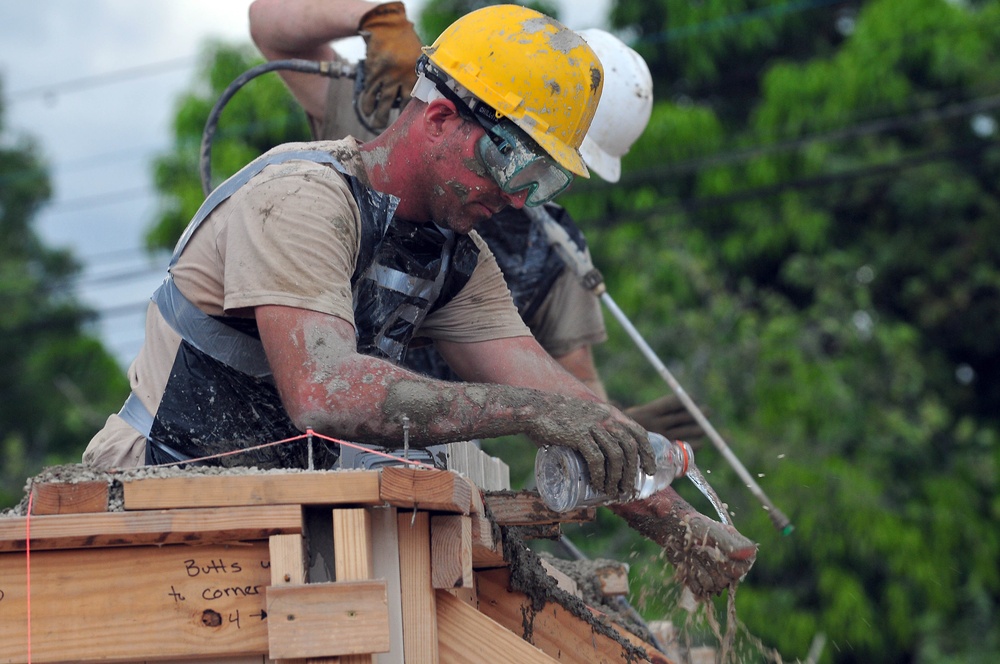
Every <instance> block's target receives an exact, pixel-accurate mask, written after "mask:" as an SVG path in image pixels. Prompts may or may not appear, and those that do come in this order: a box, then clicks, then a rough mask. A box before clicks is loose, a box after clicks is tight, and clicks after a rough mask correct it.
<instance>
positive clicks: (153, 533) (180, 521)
mask: <svg viewBox="0 0 1000 664" xmlns="http://www.w3.org/2000/svg"><path fill="white" fill-rule="evenodd" d="M29 519H30V521H31V524H30V528H31V550H32V552H34V551H42V550H49V549H76V548H97V547H119V546H139V545H146V544H206V543H215V542H231V541H235V540H260V539H267V538H268V537H270V536H271V535H280V534H289V533H299V532H302V514H301V510H300V509H299V508H298V506H295V505H277V506H264V507H241V508H211V509H191V510H163V511H155V512H153V511H150V512H100V513H93V514H53V515H49V516H31V517H17V518H9V519H0V553H2V552H8V551H24V550H25V547H26V546H27V540H26V535H27V529H28V520H29Z"/></svg>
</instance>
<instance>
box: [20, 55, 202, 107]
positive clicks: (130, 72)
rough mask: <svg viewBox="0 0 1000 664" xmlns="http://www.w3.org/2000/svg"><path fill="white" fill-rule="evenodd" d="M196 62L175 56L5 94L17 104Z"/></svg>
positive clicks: (191, 58)
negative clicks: (160, 60)
mask: <svg viewBox="0 0 1000 664" xmlns="http://www.w3.org/2000/svg"><path fill="white" fill-rule="evenodd" d="M196 62H197V59H196V58H194V57H191V56H188V57H184V58H174V59H172V60H164V61H162V62H154V63H151V64H148V65H140V66H138V67H127V68H125V69H117V70H114V71H109V72H106V73H103V74H94V75H93V76H83V77H80V78H74V79H69V80H66V81H61V82H59V83H48V84H45V85H37V86H34V87H30V88H22V89H20V90H15V91H13V92H10V93H8V94H7V95H5V96H6V97H7V99H6V102H5V103H6V104H16V103H18V102H22V101H25V100H28V99H33V98H36V97H52V96H55V95H59V94H65V93H67V92H79V91H81V90H87V89H90V88H98V87H102V86H105V85H114V84H116V83H122V82H125V81H134V80H137V79H141V78H147V77H149V76H158V75H160V74H162V73H164V72H168V71H175V70H178V69H186V68H189V67H191V66H193V65H194V64H195V63H196Z"/></svg>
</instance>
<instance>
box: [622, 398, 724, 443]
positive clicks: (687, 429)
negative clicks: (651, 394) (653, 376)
mask: <svg viewBox="0 0 1000 664" xmlns="http://www.w3.org/2000/svg"><path fill="white" fill-rule="evenodd" d="M625 414H626V415H628V416H629V417H631V418H632V419H633V420H635V421H636V422H638V423H639V424H641V425H642V426H643V428H645V429H646V430H647V431H652V432H654V433H658V434H660V435H661V436H664V437H666V438H667V439H668V440H683V441H686V442H688V443H691V446H692V447H695V448H697V445H696V444H695V443H692V442H691V441H692V440H694V441H697V440H698V439H700V438H702V437H704V435H705V432H704V431H703V430H702V428H701V426H699V424H698V422H696V421H695V419H694V417H693V416H692V415H691V413H689V412H688V411H687V408H685V407H684V404H683V403H681V400H680V399H678V398H677V397H676V396H675V395H673V394H667V395H666V396H662V397H660V398H659V399H655V400H654V401H650V402H649V403H645V404H642V405H641V406H632V407H631V408H626V409H625Z"/></svg>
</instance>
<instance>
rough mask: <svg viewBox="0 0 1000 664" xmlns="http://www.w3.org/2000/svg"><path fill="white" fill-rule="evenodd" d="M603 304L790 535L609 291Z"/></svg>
mask: <svg viewBox="0 0 1000 664" xmlns="http://www.w3.org/2000/svg"><path fill="white" fill-rule="evenodd" d="M601 302H603V303H604V305H605V306H606V307H607V308H608V309H609V310H610V311H611V313H612V314H613V315H614V317H615V318H616V319H617V320H618V322H619V323H620V324H621V326H622V327H623V328H625V331H626V332H628V335H629V336H630V337H631V338H632V341H634V342H635V344H636V346H638V347H639V350H640V351H642V354H643V355H645V356H646V359H647V360H649V362H650V364H652V365H653V368H654V369H656V371H657V372H658V373H659V374H660V376H661V377H662V378H663V380H665V381H666V382H667V385H669V386H670V389H671V390H673V391H674V394H676V395H677V398H678V399H680V400H681V403H683V404H684V407H685V408H687V410H688V412H689V413H691V416H692V417H694V419H695V421H696V422H697V423H698V425H699V426H700V427H701V428H702V429H703V430H704V431H705V433H706V434H707V435H708V437H709V438H710V439H711V441H712V443H713V444H714V445H715V447H716V449H718V450H719V453H720V454H722V456H723V457H724V458H725V459H726V461H728V462H729V465H730V466H732V467H733V470H735V471H736V474H737V475H739V476H740V479H741V480H743V481H744V482H745V483H746V485H747V488H748V489H750V492H751V493H753V495H754V496H756V497H757V500H759V501H760V502H761V504H762V505H763V506H764V509H765V510H767V515H768V516H769V517H770V518H771V522H772V523H774V527H775V528H777V529H778V530H779V531H780V532H781V533H782V534H783V535H787V534H789V533H791V532H792V530H793V526H792V523H791V521H790V520H789V519H788V517H787V516H785V515H784V513H782V511H781V510H779V509H778V508H777V507H776V506H775V505H774V503H772V502H771V499H770V498H768V497H767V495H766V494H765V493H764V490H763V489H761V488H760V486H759V485H758V484H757V482H756V481H754V479H753V477H752V476H751V475H750V473H749V472H747V469H746V468H745V467H744V466H743V464H742V463H741V462H740V460H739V458H737V456H736V455H735V454H733V451H732V450H731V449H729V445H727V444H726V441H725V440H723V438H722V436H721V435H719V432H718V431H716V429H715V427H714V426H712V423H711V422H709V421H708V418H707V417H705V415H704V413H702V412H701V409H700V408H698V405H697V404H696V403H695V402H694V400H693V399H691V397H690V396H689V395H688V393H687V391H686V390H685V389H684V388H683V387H682V386H681V384H680V383H678V382H677V379H676V378H674V376H673V374H671V373H670V370H669V369H667V367H666V365H664V364H663V362H661V361H660V358H659V357H657V356H656V353H654V352H653V349H652V348H650V347H649V344H648V343H646V340H645V339H643V338H642V335H641V334H639V331H638V330H637V329H635V326H634V325H632V321H630V320H629V319H628V317H627V316H626V315H625V314H624V313H623V312H622V310H621V309H620V308H619V307H618V304H616V303H615V301H614V300H613V299H612V298H611V295H609V294H608V292H607V291H604V292H603V293H601Z"/></svg>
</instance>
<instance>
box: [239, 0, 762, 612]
mask: <svg viewBox="0 0 1000 664" xmlns="http://www.w3.org/2000/svg"><path fill="white" fill-rule="evenodd" d="M250 29H251V34H252V36H253V38H254V41H255V43H256V44H257V46H258V48H259V49H260V51H261V53H262V54H263V55H264V56H265V57H267V58H268V59H269V60H284V59H290V58H301V59H310V60H321V61H329V60H342V58H341V56H340V55H339V54H338V53H337V52H336V50H334V48H332V46H331V44H330V42H331V41H332V40H338V39H342V38H346V37H350V36H353V35H355V34H357V33H360V34H361V35H363V36H364V38H365V41H366V47H367V54H366V57H365V59H364V60H363V61H362V62H361V63H360V64H359V67H358V70H359V74H358V75H359V79H358V80H357V81H355V80H352V79H347V78H342V79H329V78H325V77H320V76H316V75H311V74H300V73H297V72H295V71H290V70H279V73H281V75H282V76H283V78H284V79H285V82H286V83H287V85H288V87H289V89H290V90H291V92H292V93H293V94H294V96H295V97H296V99H297V100H298V101H299V102H300V104H302V106H303V108H304V109H305V110H306V111H307V114H308V116H309V119H310V123H311V125H312V128H313V132H314V134H315V135H316V136H318V137H320V138H339V137H342V136H345V135H351V136H355V137H358V138H363V139H368V140H370V139H372V138H374V137H375V136H377V135H378V134H379V132H380V131H381V130H382V129H383V128H384V126H385V124H386V123H388V122H390V121H391V120H392V119H393V118H394V117H395V116H396V115H398V113H399V109H400V107H401V106H404V105H405V104H406V102H407V101H408V100H409V98H410V91H411V89H412V90H413V94H414V95H415V96H418V97H422V96H424V94H425V91H426V90H427V89H428V86H427V83H426V81H425V80H424V79H425V78H426V63H423V62H422V63H421V64H420V65H419V66H418V65H417V61H418V59H419V58H420V56H421V46H420V40H419V38H418V37H417V35H416V33H415V32H414V30H413V26H412V24H411V23H410V22H409V20H408V19H407V17H406V13H405V8H404V6H403V4H402V3H400V2H389V3H384V4H379V3H374V2H368V1H367V0H325V1H323V2H315V1H313V0H255V2H253V3H252V4H251V6H250ZM580 34H581V35H582V36H583V37H584V39H585V40H586V41H587V43H588V44H589V45H590V46H591V47H592V48H593V49H594V51H595V52H596V53H597V55H598V56H599V58H600V59H601V61H602V63H603V65H604V68H605V80H604V93H603V94H602V97H601V101H600V104H599V107H598V110H597V112H596V115H595V118H594V121H593V123H592V124H591V126H590V129H589V132H588V135H587V137H586V139H585V140H584V143H583V144H582V146H581V153H582V155H583V158H584V161H585V162H586V164H587V166H589V167H590V168H591V170H592V171H596V172H597V173H598V174H599V175H600V176H601V177H602V178H603V179H605V180H607V181H609V182H617V181H618V179H619V176H620V163H621V157H622V156H623V155H624V154H625V153H627V152H628V150H629V148H630V147H631V146H632V144H633V143H634V142H635V140H636V139H638V138H639V136H640V134H641V133H642V131H643V130H644V129H645V126H646V123H647V121H648V119H649V117H650V112H651V109H652V78H651V76H650V73H649V70H648V68H647V66H646V64H645V62H644V61H643V59H642V58H641V56H639V55H638V54H637V53H636V52H635V51H633V50H632V49H630V48H629V47H628V46H627V45H625V44H624V43H623V42H621V41H620V40H619V39H617V38H615V37H614V36H612V35H610V34H609V33H607V32H604V31H602V30H585V31H582V32H581V33H580ZM453 60H455V61H456V62H457V61H460V60H461V55H460V54H453ZM418 69H419V71H420V75H421V79H422V83H421V84H417V85H416V87H414V84H415V83H417V75H418ZM530 209H531V210H532V214H531V215H530V216H529V215H528V214H526V211H527V210H522V209H515V208H507V209H505V210H503V211H502V212H500V213H499V214H497V215H495V216H494V217H493V218H492V219H490V220H489V221H487V222H482V223H480V224H477V226H476V231H477V233H478V234H479V235H480V236H481V237H482V238H483V239H484V240H485V242H486V244H487V245H488V246H489V248H490V249H491V251H492V252H493V253H494V255H495V256H496V258H497V261H498V263H499V265H500V267H501V269H502V271H503V273H504V276H505V278H506V281H507V284H508V286H509V287H510V290H511V292H512V295H513V297H514V302H515V304H516V305H517V307H518V311H519V313H520V314H521V316H522V318H523V319H524V321H525V323H526V324H527V325H528V326H529V328H530V329H531V332H532V333H533V334H534V336H535V337H536V338H537V339H538V341H539V343H540V344H541V345H542V346H543V348H545V349H546V351H548V352H549V353H550V354H551V355H552V356H553V357H554V358H555V359H556V360H557V361H558V362H559V363H560V364H562V366H563V367H564V368H566V369H567V370H568V371H569V372H570V373H572V374H573V375H574V376H576V377H577V378H578V379H579V380H581V381H582V382H584V383H585V384H586V385H587V386H588V387H590V388H591V389H592V390H593V391H594V392H595V393H597V394H598V395H600V396H601V397H602V398H606V393H605V391H604V387H603V385H602V383H601V381H600V378H599V376H598V375H597V372H596V369H595V367H594V364H593V359H592V353H591V345H592V344H594V343H598V342H600V341H603V340H604V339H606V333H605V329H604V324H603V318H602V316H601V311H600V303H599V301H598V299H597V297H596V296H595V295H594V293H592V292H591V291H589V290H587V289H585V288H584V287H583V286H582V285H581V283H580V280H579V279H578V278H577V276H576V274H574V271H573V270H572V269H570V268H569V267H568V266H567V265H566V264H565V263H564V262H563V259H562V258H561V257H560V255H559V254H558V252H557V251H556V249H555V248H554V247H553V246H552V245H551V243H550V242H549V241H548V239H547V238H546V235H545V231H544V230H543V229H542V224H541V223H540V222H539V220H538V216H539V215H545V216H547V217H548V218H549V220H550V221H553V222H554V223H558V224H559V226H561V227H562V228H563V230H565V231H566V233H567V234H568V235H569V236H570V238H571V239H572V240H573V241H574V242H576V243H577V244H578V245H579V246H580V248H581V250H584V249H585V248H586V241H585V239H584V237H583V234H582V233H581V232H580V230H579V229H578V228H577V227H576V225H575V224H574V222H573V220H572V219H571V218H570V217H569V215H568V214H567V213H566V212H565V210H563V209H562V208H561V207H559V206H557V205H554V204H546V205H545V206H544V207H542V206H538V207H533V208H530ZM405 362H406V365H407V366H408V367H410V368H413V369H415V370H417V371H419V372H421V373H424V374H427V375H433V376H436V377H439V378H449V379H454V378H455V376H454V374H453V372H452V371H451V369H450V367H448V365H447V364H446V363H445V362H444V361H443V360H442V359H441V358H440V355H439V354H437V353H435V352H434V349H433V346H422V347H419V348H411V350H410V351H409V352H408V353H407V356H406V358H405ZM625 412H626V414H628V415H630V416H631V417H633V418H634V419H636V421H638V422H639V423H640V424H641V425H642V426H643V427H644V428H646V429H648V430H650V431H657V432H659V433H661V434H663V435H666V436H667V437H668V438H670V439H679V438H685V439H687V438H689V437H690V436H699V437H700V436H701V435H703V434H702V432H701V430H700V428H699V427H698V426H697V424H695V423H694V422H693V420H692V418H691V417H690V415H689V414H688V413H687V412H686V411H685V410H684V408H683V406H682V405H681V404H680V402H679V400H678V399H676V397H673V396H672V395H671V396H668V397H664V398H661V399H658V400H656V401H654V402H652V403H650V404H645V405H642V406H637V407H633V408H630V409H628V410H626V411H625ZM651 505H652V509H653V510H655V511H661V512H663V516H664V518H665V521H664V522H665V523H668V522H669V523H675V522H676V523H680V521H681V520H682V517H684V514H683V513H684V512H685V510H686V513H687V517H684V518H683V521H684V522H686V523H687V522H690V524H692V525H690V528H691V530H692V532H694V531H698V532H699V536H698V541H699V542H700V543H701V544H700V546H696V547H689V548H686V549H685V551H683V552H672V553H674V554H676V555H672V557H671V560H672V561H673V562H675V565H677V567H678V569H679V570H680V569H684V570H685V578H686V579H691V580H696V579H697V580H698V582H699V584H700V585H699V586H698V590H696V592H698V593H699V594H701V593H703V592H708V593H710V592H713V591H720V590H721V589H723V588H724V587H725V586H726V585H727V583H728V582H730V581H731V580H733V579H737V578H739V577H741V576H742V575H743V574H744V573H745V572H746V571H747V570H748V569H749V568H750V565H751V564H752V562H753V554H754V550H755V549H754V547H753V545H752V543H751V542H749V540H746V539H745V538H743V537H742V536H740V535H739V534H738V533H736V532H735V531H734V530H732V529H731V528H725V527H722V526H721V525H720V524H718V523H716V522H712V521H711V520H710V519H707V518H704V517H703V516H702V515H699V514H697V513H696V512H694V510H693V508H692V507H691V506H690V505H687V503H685V502H684V501H683V500H682V499H680V497H679V496H677V494H676V493H675V492H674V491H673V490H672V489H668V490H666V492H664V493H663V494H662V495H660V496H658V497H657V498H656V500H655V505H654V504H652V503H651ZM649 507H650V506H649V505H645V504H644V503H640V504H633V505H622V506H616V507H613V509H615V511H620V512H621V513H622V515H623V516H626V517H627V518H629V520H630V521H632V520H633V519H632V518H631V517H632V515H633V513H635V514H641V515H642V516H643V519H645V520H647V521H648V520H650V518H651V517H650V516H649V512H650V510H649ZM643 510H646V512H643ZM640 530H643V529H641V528H640ZM644 532H645V531H644ZM645 534H647V536H650V537H652V538H653V539H654V540H657V541H659V539H661V538H660V537H659V536H658V534H657V533H656V532H652V533H645ZM661 544H663V542H661ZM674 548H675V549H676V547H674ZM710 549H711V550H714V551H721V552H722V555H721V556H717V555H716V556H715V557H713V558H712V563H713V564H712V565H700V564H699V563H700V562H701V561H700V560H699V555H700V552H701V551H704V552H707V553H708V554H710V553H711V551H709V550H710ZM712 555H715V554H712ZM702 557H704V556H702ZM727 561H728V562H727ZM694 570H704V571H699V572H698V573H695V572H694ZM717 570H718V571H717ZM706 576H709V577H711V580H712V581H713V583H714V585H709V584H708V582H706V581H705V578H706ZM692 583H693V581H692Z"/></svg>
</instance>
